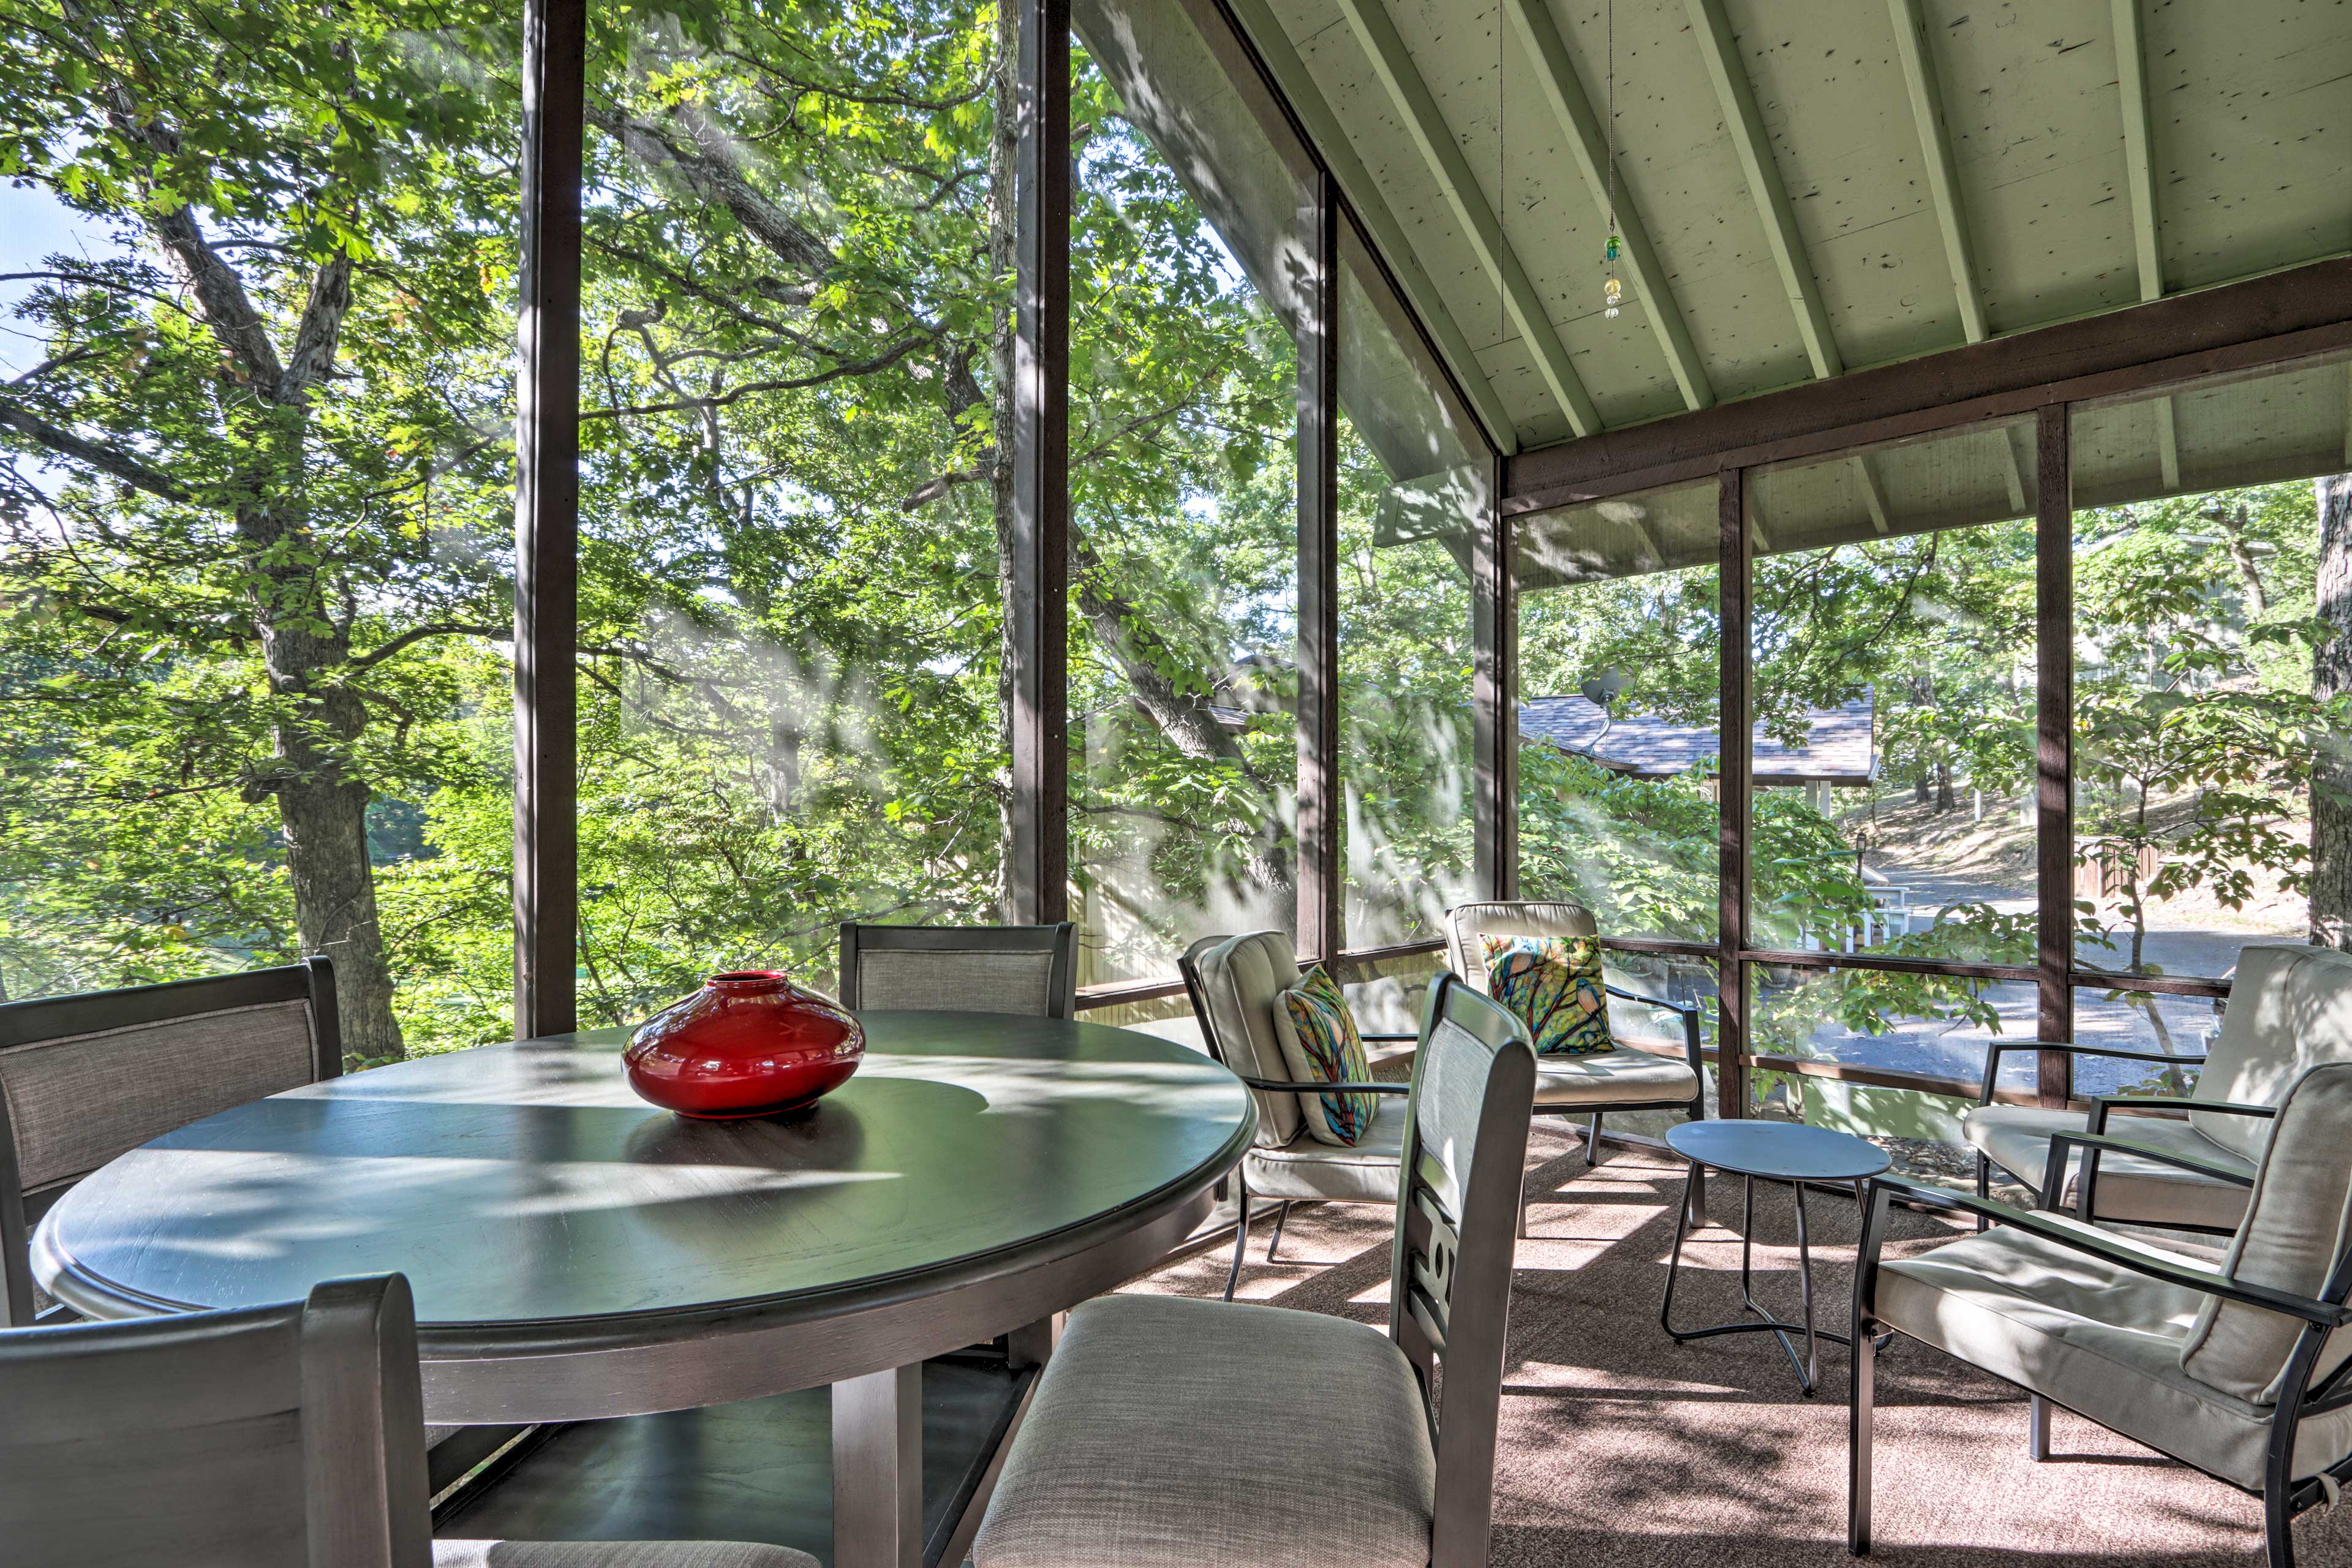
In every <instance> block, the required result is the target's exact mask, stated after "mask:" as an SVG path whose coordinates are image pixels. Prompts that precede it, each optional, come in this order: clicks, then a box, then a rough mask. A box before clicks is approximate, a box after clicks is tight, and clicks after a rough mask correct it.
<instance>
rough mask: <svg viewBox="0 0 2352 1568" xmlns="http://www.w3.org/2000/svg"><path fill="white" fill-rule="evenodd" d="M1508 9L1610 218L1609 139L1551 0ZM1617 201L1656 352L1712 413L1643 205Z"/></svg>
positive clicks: (1516, 0) (1596, 201) (1692, 400)
mask: <svg viewBox="0 0 2352 1568" xmlns="http://www.w3.org/2000/svg"><path fill="white" fill-rule="evenodd" d="M1503 5H1504V8H1505V9H1506V10H1507V11H1509V12H1510V14H1511V20H1512V22H1513V23H1515V24H1516V25H1517V27H1518V30H1519V37H1520V38H1521V40H1522V41H1524V42H1525V43H1526V44H1527V46H1528V49H1529V51H1531V52H1532V53H1533V54H1534V55H1535V58H1536V79H1537V81H1538V83H1539V84H1540V85H1541V86H1542V88H1543V94H1544V101H1545V102H1547V103H1549V104H1550V105H1551V111H1552V115H1553V117H1554V118H1555V119H1557V120H1558V121H1559V124H1560V129H1561V130H1563V131H1565V132H1568V146H1569V151H1570V153H1572V154H1574V156H1575V158H1576V166H1577V169H1578V172H1579V173H1580V174H1583V176H1584V183H1585V184H1586V186H1587V187H1589V188H1590V189H1591V192H1592V204H1593V205H1594V206H1596V207H1598V208H1600V209H1601V212H1602V214H1603V215H1604V216H1606V215H1607V213H1608V210H1609V207H1610V197H1611V194H1612V193H1611V189H1610V178H1609V176H1610V167H1609V157H1610V144H1609V138H1608V136H1607V135H1606V134H1605V133H1604V132H1603V131H1602V128H1601V121H1600V119H1599V118H1598V117H1597V116H1596V115H1594V113H1593V112H1592V100H1591V99H1590V98H1588V97H1586V96H1585V91H1584V83H1583V80H1582V79H1581V78H1580V77H1579V76H1578V75H1577V71H1576V61H1575V59H1574V58H1572V57H1571V56H1570V54H1569V52H1568V41H1567V40H1566V39H1564V38H1562V37H1560V36H1559V26H1558V24H1556V23H1554V22H1553V21H1552V18H1551V12H1550V11H1549V10H1548V9H1547V8H1546V0H1503ZM1615 195H1616V197H1617V201H1616V217H1617V234H1618V237H1620V238H1622V239H1623V240H1624V242H1625V254H1624V256H1623V257H1622V260H1623V262H1624V265H1625V270H1626V271H1627V272H1629V273H1631V274H1632V275H1633V288H1634V289H1635V291H1636V292H1637V293H1638V294H1639V296H1640V298H1641V300H1642V309H1643V311H1644V312H1646V313H1647V314H1648V316H1649V318H1650V326H1651V329H1652V330H1653V331H1655V332H1656V333H1657V334H1658V347H1659V348H1660V349H1662V350H1664V352H1665V356H1666V364H1667V367H1668V368H1669V369H1671V370H1672V371H1673V372H1674V376H1675V386H1676V387H1677V388H1679V389H1680V390H1681V392H1682V395H1683V403H1684V405H1685V406H1687V407H1691V408H1706V407H1708V406H1710V405H1713V404H1714V402H1715V386H1714V384H1713V383H1711V382H1709V381H1708V380H1707V376H1706V366H1704V365H1702V364H1701V363H1699V357H1698V350H1697V348H1696V346H1695V345H1694V344H1693V343H1692V342H1691V335H1690V328H1689V326H1688V325H1687V324H1685V321H1683V310H1682V306H1681V305H1680V304H1678V303H1677V302H1676V301H1675V295H1674V290H1673V289H1670V288H1669V287H1667V284H1666V275H1665V269H1664V268H1663V267H1661V266H1660V265H1659V264H1658V253H1657V249H1656V247H1654V246H1653V245H1652V244H1651V243H1650V229H1649V226H1648V225H1647V224H1645V223H1644V222H1643V220H1642V210H1641V207H1640V205H1639V204H1638V203H1636V202H1635V201H1634V199H1633V192H1632V190H1630V189H1620V190H1618V191H1617V192H1616V193H1615Z"/></svg>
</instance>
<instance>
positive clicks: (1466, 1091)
mask: <svg viewBox="0 0 2352 1568" xmlns="http://www.w3.org/2000/svg"><path fill="white" fill-rule="evenodd" d="M1535 1082H1536V1057H1535V1049H1534V1047H1532V1046H1531V1045H1529V1044H1528V1033H1527V1026H1526V1025H1524V1024H1522V1023H1521V1022H1520V1021H1519V1020H1518V1019H1517V1018H1516V1017H1514V1016H1512V1015H1511V1014H1510V1013H1509V1012H1508V1011H1507V1009H1505V1008H1503V1007H1501V1006H1498V1005H1496V1004H1495V1003H1493V1002H1490V1001H1488V1000H1487V999H1486V997H1484V996H1481V995H1479V994H1477V993H1476V992H1475V991H1472V990H1471V989H1470V988H1469V987H1468V986H1467V985H1466V984H1464V983H1463V982H1462V981H1461V979H1460V978H1459V977H1457V976H1455V975H1452V974H1441V975H1439V976H1438V977H1437V980H1436V982H1435V983H1434V984H1432V985H1431V986H1430V989H1429V1001H1428V1005H1427V1008H1426V1011H1425V1012H1424V1013H1423V1021H1422V1031H1421V1046H1420V1051H1419V1055H1418V1056H1417V1057H1416V1058H1415V1059H1414V1062H1413V1074H1412V1100H1410V1101H1409V1102H1408V1106H1409V1108H1408V1118H1409V1120H1408V1122H1407V1127H1406V1131H1405V1142H1404V1157H1403V1171H1404V1179H1403V1181H1402V1185H1401V1188H1400V1191H1399V1192H1398V1194H1397V1226H1396V1244H1395V1246H1396V1250H1395V1253H1394V1256H1393V1261H1392V1262H1391V1268H1390V1277H1389V1332H1390V1333H1391V1335H1392V1336H1393V1337H1394V1338H1395V1340H1396V1341H1397V1342H1398V1344H1400V1345H1401V1346H1402V1347H1403V1349H1404V1352H1405V1354H1406V1355H1407V1356H1408V1357H1409V1358H1410V1359H1411V1360H1412V1363H1413V1367H1414V1370H1415V1372H1416V1373H1419V1375H1420V1377H1421V1381H1422V1391H1423V1397H1424V1398H1430V1399H1431V1407H1430V1414H1431V1419H1432V1422H1433V1425H1434V1426H1435V1427H1436V1429H1437V1517H1436V1522H1435V1527H1434V1533H1433V1536H1432V1539H1431V1554H1430V1561H1431V1563H1433V1565H1435V1568H1455V1565H1457V1564H1467V1563H1485V1562H1486V1544H1487V1535H1488V1530H1489V1525H1490V1522H1491V1519H1492V1510H1493V1501H1494V1485H1495V1441H1496V1424H1497V1421H1498V1418H1499V1415H1500V1410H1501V1400H1502V1391H1503V1341H1504V1333H1505V1331H1506V1329H1507V1326H1508V1322H1509V1316H1510V1291H1511V1259H1512V1251H1513V1247H1514V1245H1515V1232H1516V1230H1517V1226H1516V1224H1515V1221H1516V1220H1517V1215H1518V1206H1519V1189H1520V1183H1521V1179H1522V1175H1523V1167H1524V1166H1525V1163H1526V1161H1527V1152H1528V1120H1529V1113H1530V1111H1531V1110H1533V1108H1534V1104H1535ZM1441 1369H1442V1371H1443V1376H1442V1378H1441V1377H1439V1376H1438V1375H1437V1374H1438V1373H1439V1371H1440V1370H1441ZM1433 1390H1434V1391H1437V1392H1436V1393H1435V1394H1434V1395H1433Z"/></svg>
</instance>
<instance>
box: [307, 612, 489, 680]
mask: <svg viewBox="0 0 2352 1568" xmlns="http://www.w3.org/2000/svg"><path fill="white" fill-rule="evenodd" d="M512 636H514V627H513V626H484V625H477V624H471V623H467V622H464V621H436V622H432V623H430V624H428V625H425V626H411V627H409V628H408V629H407V630H406V631H404V632H403V633H401V634H400V635H399V636H398V637H394V638H393V639H392V640H391V641H390V642H387V643H383V644H382V645H380V646H379V647H372V648H370V649H368V651H367V652H365V653H359V654H353V655H352V657H351V658H348V659H345V660H344V661H343V668H345V669H365V668H369V667H370V666H371V665H378V664H382V663H383V661H384V660H385V659H388V658H391V657H392V656H393V655H394V654H396V653H398V652H400V651H401V650H402V649H404V648H408V647H415V645H416V644H418V643H421V642H423V641H425V638H427V637H512Z"/></svg>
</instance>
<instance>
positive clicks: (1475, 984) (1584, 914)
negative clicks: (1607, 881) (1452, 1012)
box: [1445, 903, 1601, 996]
mask: <svg viewBox="0 0 2352 1568" xmlns="http://www.w3.org/2000/svg"><path fill="white" fill-rule="evenodd" d="M1600 934H1601V927H1600V924H1599V922H1597V921H1594V919H1593V918H1592V911H1591V910H1588V909H1586V908H1585V907H1584V906H1583V905H1582V904H1542V903H1498V904H1456V905H1454V907H1453V908H1452V909H1450V910H1446V911H1445V957H1446V961H1447V962H1448V963H1450V964H1451V965H1452V966H1453V969H1454V973H1456V974H1458V975H1460V976H1461V977H1462V978H1463V980H1464V981H1465V982H1466V983H1467V984H1469V986H1470V988H1471V989H1472V990H1473V991H1475V992H1477V993H1478V994H1480V995H1481V996H1483V995H1485V994H1486V951H1485V949H1484V948H1483V947H1482V946H1481V945H1480V942H1479V939H1480V938H1482V937H1489V936H1598V935H1600Z"/></svg>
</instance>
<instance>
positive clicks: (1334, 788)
mask: <svg viewBox="0 0 2352 1568" xmlns="http://www.w3.org/2000/svg"><path fill="white" fill-rule="evenodd" d="M1313 189H1314V194H1313V199H1312V203H1311V210H1310V212H1309V213H1308V214H1307V222H1308V224H1309V225H1310V226H1311V229H1312V232H1313V235H1314V259H1315V278H1314V281H1313V283H1312V284H1311V285H1310V287H1311V288H1312V289H1313V294H1312V297H1311V300H1310V306H1309V309H1308V310H1306V311H1305V312H1303V313H1302V316H1301V321H1300V324H1299V333H1298V345H1297V348H1298V389H1297V391H1298V653H1297V663H1298V791H1297V795H1298V799H1297V806H1298V942H1297V946H1298V951H1299V952H1300V954H1301V955H1303V956H1311V957H1314V958H1318V959H1323V960H1328V959H1330V958H1332V957H1334V956H1336V955H1337V954H1338V953H1339V951H1340V950H1341V949H1342V948H1344V947H1345V946H1346V945H1347V934H1348V933H1347V923H1346V920H1347V916H1346V903H1345V900H1344V893H1345V890H1346V884H1347V867H1346V866H1345V865H1344V864H1343V863H1342V862H1341V859H1340V847H1339V825H1340V823H1341V822H1342V821H1343V820H1344V816H1343V810H1344V807H1343V805H1342V802H1341V796H1340V788H1341V784H1340V778H1339V202H1338V201H1337V199H1336V191H1335V189H1334V187H1333V185H1332V183H1331V176H1330V174H1328V172H1325V171H1320V170H1318V172H1317V173H1316V175H1315V183H1314V187H1313Z"/></svg>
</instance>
